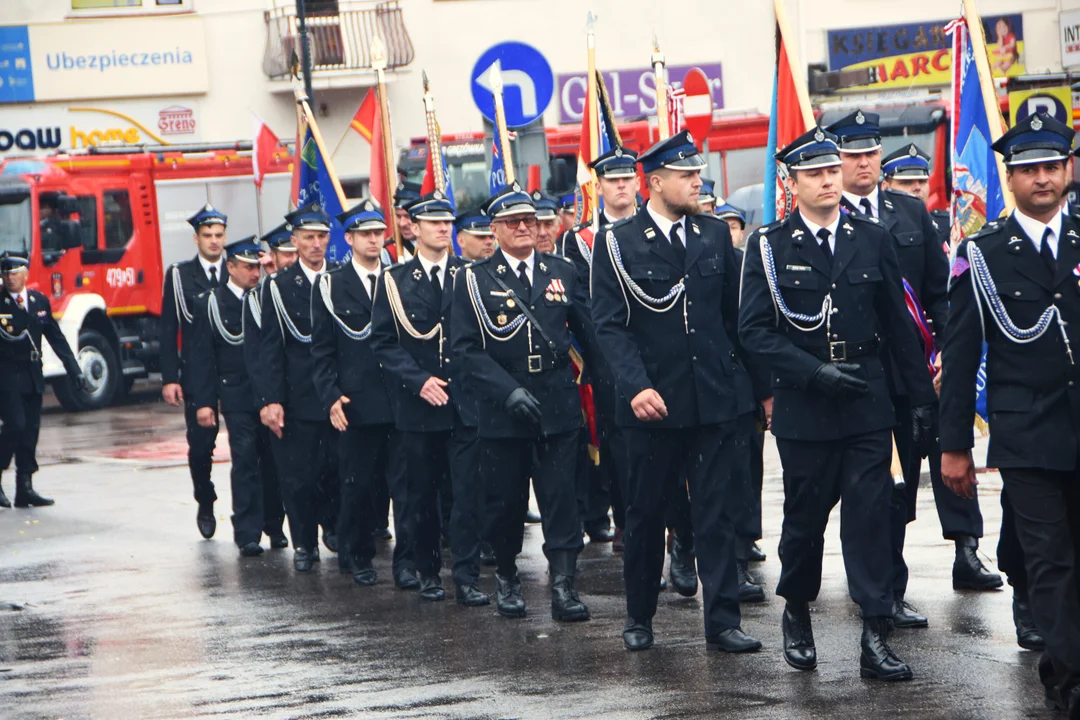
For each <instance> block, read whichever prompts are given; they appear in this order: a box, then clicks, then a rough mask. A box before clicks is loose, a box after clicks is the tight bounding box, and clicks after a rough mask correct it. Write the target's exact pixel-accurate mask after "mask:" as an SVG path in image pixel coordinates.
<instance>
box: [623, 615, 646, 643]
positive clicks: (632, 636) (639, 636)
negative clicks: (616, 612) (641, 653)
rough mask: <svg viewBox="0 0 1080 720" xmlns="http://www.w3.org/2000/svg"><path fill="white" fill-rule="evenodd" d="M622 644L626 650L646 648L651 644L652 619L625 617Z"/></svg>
mask: <svg viewBox="0 0 1080 720" xmlns="http://www.w3.org/2000/svg"><path fill="white" fill-rule="evenodd" d="M622 641H623V645H625V646H626V649H627V650H648V649H649V648H651V647H652V646H653V634H652V620H645V621H639V620H635V619H634V618H627V619H626V627H625V628H623V631H622Z"/></svg>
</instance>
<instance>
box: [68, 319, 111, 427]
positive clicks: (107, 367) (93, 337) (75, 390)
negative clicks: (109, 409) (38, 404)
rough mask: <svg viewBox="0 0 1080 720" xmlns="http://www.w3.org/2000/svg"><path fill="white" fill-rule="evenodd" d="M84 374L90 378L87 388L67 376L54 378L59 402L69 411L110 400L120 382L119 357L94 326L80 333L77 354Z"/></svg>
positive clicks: (104, 403)
mask: <svg viewBox="0 0 1080 720" xmlns="http://www.w3.org/2000/svg"><path fill="white" fill-rule="evenodd" d="M77 358H78V360H79V365H81V366H82V369H83V375H85V376H86V378H87V380H89V381H90V389H89V391H87V390H83V389H82V388H80V387H78V386H77V385H76V384H75V383H72V382H71V381H70V380H68V378H67V377H66V376H65V377H62V378H58V379H57V380H55V381H54V382H53V390H54V391H55V392H56V399H57V400H59V401H60V405H61V406H62V407H63V408H64V409H65V410H68V411H83V410H97V409H99V408H103V407H105V406H107V405H109V404H111V403H112V401H113V398H114V397H115V396H116V392H117V388H118V387H119V386H120V384H121V383H122V382H123V377H122V372H121V368H120V360H119V358H118V357H117V355H116V351H115V350H114V349H113V346H112V345H111V344H110V343H109V341H108V340H107V339H105V336H103V335H102V334H101V333H99V332H96V331H94V330H83V331H82V332H81V333H79V352H78V355H77Z"/></svg>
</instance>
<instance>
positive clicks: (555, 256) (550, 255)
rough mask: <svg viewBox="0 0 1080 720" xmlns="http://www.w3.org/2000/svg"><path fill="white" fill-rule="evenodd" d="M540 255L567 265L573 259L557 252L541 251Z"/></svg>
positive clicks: (571, 263)
mask: <svg viewBox="0 0 1080 720" xmlns="http://www.w3.org/2000/svg"><path fill="white" fill-rule="evenodd" d="M540 257H543V258H547V259H549V260H562V261H563V262H564V263H567V264H569V265H573V264H574V261H573V260H571V259H570V258H568V257H565V256H563V255H559V254H557V253H549V252H542V253H540ZM485 259H486V258H485Z"/></svg>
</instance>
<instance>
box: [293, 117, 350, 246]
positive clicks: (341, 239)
mask: <svg viewBox="0 0 1080 720" xmlns="http://www.w3.org/2000/svg"><path fill="white" fill-rule="evenodd" d="M298 155H299V156H298V160H299V162H298V163H297V164H298V165H299V166H300V187H299V192H298V195H297V202H298V207H303V206H304V205H307V204H308V203H310V202H317V203H318V204H319V206H320V207H322V209H323V212H325V213H326V214H327V215H329V216H330V244H329V246H328V247H327V249H326V259H327V260H329V261H330V262H345V261H346V260H348V259H349V258H350V257H352V254H351V252H350V249H349V245H348V243H346V242H345V230H344V228H342V227H341V223H339V222H338V221H337V218H336V217H335V216H336V215H339V214H341V211H342V207H341V202H340V201H339V200H338V197H337V194H336V193H335V192H334V184H333V181H331V179H330V172H329V171H328V170H327V167H326V162H325V160H324V159H323V156H322V153H321V152H319V146H318V144H317V143H316V142H315V137H314V135H313V134H312V131H311V128H310V127H308V128H307V129H306V130H305V132H304V144H303V146H302V147H301V148H300V152H299V154H298Z"/></svg>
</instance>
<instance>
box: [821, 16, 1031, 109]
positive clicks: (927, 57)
mask: <svg viewBox="0 0 1080 720" xmlns="http://www.w3.org/2000/svg"><path fill="white" fill-rule="evenodd" d="M982 22H983V30H984V32H985V33H986V47H987V50H988V51H989V53H990V67H991V69H992V70H993V73H994V75H995V76H997V77H1004V76H1006V75H1008V76H1014V75H1022V74H1023V73H1024V25H1023V20H1022V19H1021V16H1020V14H1019V13H1017V14H1013V15H990V16H984V17H983V18H982ZM947 24H948V21H945V20H941V21H936V22H922V23H909V24H906V25H884V26H879V27H864V28H845V29H843V30H830V31H829V33H828V38H829V70H833V71H836V70H856V69H861V68H874V69H875V70H876V71H877V73H876V74H877V82H875V83H873V84H872V85H869V86H863V88H860V89H866V88H871V89H874V90H885V89H890V90H894V89H903V88H909V87H914V86H921V85H947V84H949V82H951V80H952V74H951V69H952V58H951V57H950V48H951V44H950V40H949V37H948V36H947V35H946V34H945V26H946V25H947Z"/></svg>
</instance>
